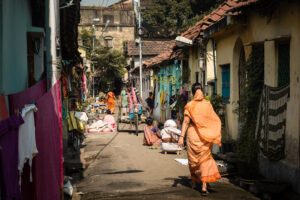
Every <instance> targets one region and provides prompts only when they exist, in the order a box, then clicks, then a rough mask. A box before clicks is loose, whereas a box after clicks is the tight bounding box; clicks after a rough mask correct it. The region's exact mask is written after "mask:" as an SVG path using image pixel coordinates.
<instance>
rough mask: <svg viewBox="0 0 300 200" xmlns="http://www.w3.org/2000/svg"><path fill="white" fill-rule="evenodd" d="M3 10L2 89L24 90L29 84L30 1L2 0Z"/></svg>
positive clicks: (5, 90) (6, 90) (0, 82)
mask: <svg viewBox="0 0 300 200" xmlns="http://www.w3.org/2000/svg"><path fill="white" fill-rule="evenodd" d="M12 10H13V11H14V12H12ZM1 11H2V17H1V18H0V20H1V24H2V28H1V29H2V31H1V32H2V34H1V37H2V54H1V55H2V60H1V61H2V62H1V63H0V67H1V68H2V73H0V75H1V77H0V91H3V92H4V93H5V94H10V93H15V92H19V91H22V90H24V89H26V88H27V85H28V84H27V82H28V67H27V38H26V34H27V27H28V26H30V25H31V16H30V6H29V1H23V0H2V6H1Z"/></svg>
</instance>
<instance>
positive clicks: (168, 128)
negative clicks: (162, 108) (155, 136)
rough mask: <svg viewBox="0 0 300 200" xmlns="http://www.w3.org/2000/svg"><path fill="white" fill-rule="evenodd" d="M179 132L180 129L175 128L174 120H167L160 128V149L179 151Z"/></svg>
mask: <svg viewBox="0 0 300 200" xmlns="http://www.w3.org/2000/svg"><path fill="white" fill-rule="evenodd" d="M180 134H181V130H179V129H178V128H177V124H176V122H175V121H174V120H172V119H169V120H167V121H166V122H165V124H164V128H163V129H162V130H161V139H162V145H161V147H162V150H163V151H165V152H166V151H167V152H172V151H181V150H182V148H181V147H178V139H179V136H180Z"/></svg>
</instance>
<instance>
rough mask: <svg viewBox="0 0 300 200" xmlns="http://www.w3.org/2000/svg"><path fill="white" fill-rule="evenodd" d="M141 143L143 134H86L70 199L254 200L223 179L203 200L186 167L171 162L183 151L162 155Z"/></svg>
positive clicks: (213, 185) (251, 196)
mask: <svg viewBox="0 0 300 200" xmlns="http://www.w3.org/2000/svg"><path fill="white" fill-rule="evenodd" d="M142 140H143V135H142V134H140V135H139V136H135V135H133V134H129V133H119V134H116V133H103V134H88V135H87V138H86V140H85V142H84V148H83V149H82V150H81V152H82V154H81V159H82V161H83V162H84V163H85V165H86V168H85V170H84V172H83V179H82V180H81V181H80V182H78V183H77V184H76V185H75V190H76V191H75V192H76V195H75V196H74V197H73V199H84V200H90V199H128V200H129V199H191V200H192V199H201V198H205V199H224V198H226V199H232V200H236V199H249V200H250V199H257V198H256V197H254V196H253V195H252V194H250V193H248V192H247V191H244V190H242V189H241V188H239V187H236V186H234V185H233V184H231V183H229V181H228V180H227V179H225V178H223V179H222V180H220V181H219V182H217V183H213V184H211V194H210V195H209V196H207V197H202V196H201V194H200V193H199V192H198V191H197V190H193V189H191V188H190V187H189V179H188V176H189V170H188V167H187V166H183V165H181V164H180V163H177V162H176V161H175V160H174V159H175V158H186V151H183V152H182V153H181V155H179V156H177V155H176V154H168V155H164V154H162V153H161V150H160V149H150V148H149V147H146V146H143V145H142Z"/></svg>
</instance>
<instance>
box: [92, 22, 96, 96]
mask: <svg viewBox="0 0 300 200" xmlns="http://www.w3.org/2000/svg"><path fill="white" fill-rule="evenodd" d="M94 48H95V25H94V24H93V49H92V55H94ZM92 65H93V69H92V70H93V98H95V80H94V76H95V75H94V73H95V66H94V63H93V61H92Z"/></svg>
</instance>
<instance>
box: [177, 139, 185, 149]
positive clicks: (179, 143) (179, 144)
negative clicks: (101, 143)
mask: <svg viewBox="0 0 300 200" xmlns="http://www.w3.org/2000/svg"><path fill="white" fill-rule="evenodd" d="M178 146H179V147H183V146H184V144H183V137H179V140H178Z"/></svg>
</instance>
